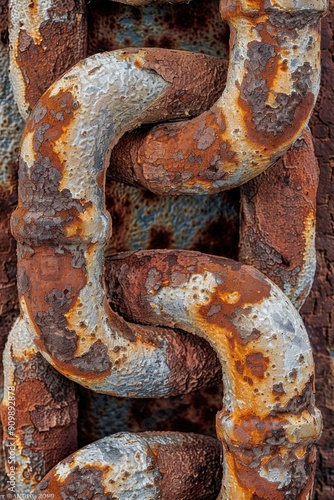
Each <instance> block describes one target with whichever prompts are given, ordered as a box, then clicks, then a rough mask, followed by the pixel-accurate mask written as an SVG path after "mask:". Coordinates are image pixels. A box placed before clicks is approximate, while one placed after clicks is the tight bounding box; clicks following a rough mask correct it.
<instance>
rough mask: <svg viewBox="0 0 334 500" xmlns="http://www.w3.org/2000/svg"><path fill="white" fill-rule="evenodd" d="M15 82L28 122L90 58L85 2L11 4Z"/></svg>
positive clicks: (52, 0) (42, 0)
mask: <svg viewBox="0 0 334 500" xmlns="http://www.w3.org/2000/svg"><path fill="white" fill-rule="evenodd" d="M9 16H10V18H9V41H10V46H11V64H10V71H11V79H12V84H13V89H14V95H15V99H16V102H17V104H18V106H19V109H20V112H21V114H22V116H23V117H24V118H25V119H26V118H27V116H28V113H29V111H30V110H31V109H32V107H33V106H34V104H36V102H37V101H38V99H39V97H40V96H41V94H42V93H43V92H44V91H45V90H46V89H47V88H48V87H49V86H50V85H51V84H52V83H53V82H54V81H55V79H56V78H58V77H59V76H60V75H61V74H62V73H64V71H66V70H67V69H68V68H70V67H71V66H72V65H73V64H75V63H76V62H78V61H80V59H82V58H83V57H85V55H86V20H85V1H84V0H39V1H38V2H31V1H30V0H20V1H17V0H9Z"/></svg>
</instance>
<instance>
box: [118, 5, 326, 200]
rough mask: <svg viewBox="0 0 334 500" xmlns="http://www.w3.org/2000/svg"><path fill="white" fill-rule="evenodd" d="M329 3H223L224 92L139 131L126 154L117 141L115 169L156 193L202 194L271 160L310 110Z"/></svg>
mask: <svg viewBox="0 0 334 500" xmlns="http://www.w3.org/2000/svg"><path fill="white" fill-rule="evenodd" d="M326 7H327V4H326V2H325V1H323V2H322V1H319V2H316V3H314V2H306V1H302V2H298V4H293V6H291V12H286V10H289V9H287V6H285V5H284V6H282V5H281V4H280V3H277V2H275V1H272V2H271V1H270V2H264V1H257V2H251V4H248V3H247V2H243V1H238V2H233V4H232V3H230V2H227V4H225V2H222V3H221V14H222V17H223V19H225V20H227V21H228V23H229V25H230V29H231V54H230V64H229V72H228V76H227V83H226V87H225V90H224V92H223V94H222V96H221V97H220V98H219V100H218V101H217V103H216V104H215V105H214V106H213V107H212V108H211V109H210V110H209V111H208V112H206V113H203V114H202V115H200V116H199V117H197V118H195V119H194V120H191V121H189V122H187V123H185V124H183V123H181V124H180V123H176V124H175V123H174V124H167V125H166V124H163V125H159V126H157V127H154V128H153V129H152V130H150V131H149V133H147V132H146V131H143V132H142V133H141V134H138V137H137V138H136V140H133V141H132V144H131V147H130V151H129V150H128V151H127V153H126V155H125V153H124V152H123V150H122V141H120V143H119V145H118V146H116V149H115V153H114V154H115V158H114V157H113V161H114V162H115V164H118V171H122V172H124V174H123V175H124V178H125V179H126V180H127V181H128V180H129V178H131V177H132V182H133V183H134V184H136V183H139V184H140V185H141V186H143V187H145V188H146V189H149V190H151V191H152V192H155V193H160V194H162V193H163V194H181V193H192V194H200V193H203V194H204V193H206V194H207V193H210V192H218V191H220V190H223V189H229V188H231V187H235V186H239V185H241V184H243V183H245V182H247V181H248V180H250V179H251V178H253V177H255V176H257V175H259V174H260V173H261V172H263V171H264V170H265V169H266V168H267V167H268V166H269V165H272V164H273V163H274V161H275V160H276V159H277V158H278V157H280V156H281V155H282V154H283V153H284V152H285V151H286V150H287V149H288V147H289V146H290V145H291V144H292V143H293V142H294V141H295V140H296V139H297V138H298V136H299V135H300V133H301V132H302V130H303V129H304V128H305V126H306V125H307V122H308V119H309V117H310V114H311V112H312V109H313V106H314V103H315V100H316V97H317V94H318V90H319V74H320V59H319V54H320V35H319V23H320V18H321V16H322V15H323V14H324V13H325V11H326ZM231 109H233V110H234V112H233V114H232V113H230V110H231ZM123 149H126V148H124V147H123ZM122 155H123V156H124V157H125V158H124V161H123V160H122ZM129 158H130V159H131V163H129Z"/></svg>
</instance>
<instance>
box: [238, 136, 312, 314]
mask: <svg viewBox="0 0 334 500" xmlns="http://www.w3.org/2000/svg"><path fill="white" fill-rule="evenodd" d="M318 178H319V169H318V164H317V160H316V158H315V156H314V150H313V144H312V137H311V134H310V132H309V131H305V132H304V133H303V135H302V136H301V137H300V139H298V140H297V141H296V142H295V144H294V145H293V146H292V148H291V149H290V150H289V151H288V152H287V153H286V154H285V155H284V156H283V158H282V159H281V160H280V161H278V162H277V163H276V164H275V165H274V166H273V167H271V168H270V169H268V170H267V171H266V172H264V173H263V174H261V175H260V176H258V177H256V178H255V179H253V180H251V181H250V182H248V183H247V184H245V185H244V186H242V188H241V227H240V244H239V245H240V253H239V259H240V260H241V261H242V262H244V263H245V264H250V265H252V266H254V267H256V268H257V269H259V270H260V271H261V272H263V273H264V274H265V275H266V276H268V278H270V279H271V280H272V281H274V283H276V284H277V285H278V286H279V287H280V288H281V289H282V290H283V291H284V293H285V294H286V295H287V296H288V297H289V298H290V300H291V301H292V303H293V304H294V305H295V307H297V309H300V307H301V306H302V304H303V303H304V301H305V299H306V297H307V296H308V294H309V291H310V289H311V286H312V283H313V278H314V273H315V267H316V258H315V209H316V192H317V186H318ZM273 186H275V189H273ZM283 235H284V236H283Z"/></svg>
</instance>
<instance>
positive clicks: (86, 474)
mask: <svg viewBox="0 0 334 500" xmlns="http://www.w3.org/2000/svg"><path fill="white" fill-rule="evenodd" d="M220 466H221V448H220V446H219V443H218V442H217V441H216V440H214V439H212V438H208V437H204V436H198V435H195V434H180V433H175V432H174V433H172V432H171V433H142V434H137V435H136V434H129V433H120V434H115V435H114V436H112V437H107V438H104V439H101V440H100V441H96V442H95V443H93V444H90V445H88V446H86V447H85V448H83V449H81V450H79V451H77V452H76V453H74V454H73V455H72V456H70V457H68V458H67V459H66V460H63V461H62V462H61V463H59V464H58V465H57V466H56V467H55V468H54V469H53V470H52V471H51V472H50V473H49V474H48V475H47V476H46V477H45V478H44V480H43V481H42V482H41V483H40V485H39V486H38V488H37V489H35V492H34V493H35V494H38V493H44V494H45V493H50V494H51V493H53V494H54V495H55V498H62V499H64V500H66V499H68V500H70V499H71V500H72V499H74V498H78V499H80V500H84V499H88V498H92V496H91V495H92V494H93V495H95V496H96V497H101V498H103V499H106V500H108V499H110V500H112V499H115V500H116V499H117V500H129V499H130V498H143V499H144V498H145V500H146V499H147V500H155V499H157V498H161V499H162V500H172V499H175V498H180V499H181V498H182V500H192V499H193V498H196V499H198V500H204V499H205V500H208V499H214V498H216V497H217V494H218V492H219V487H220V480H221V478H220V475H219V472H220Z"/></svg>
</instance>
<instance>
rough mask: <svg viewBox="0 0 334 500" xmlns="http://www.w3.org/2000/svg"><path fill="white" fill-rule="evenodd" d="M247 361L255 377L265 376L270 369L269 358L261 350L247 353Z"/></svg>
mask: <svg viewBox="0 0 334 500" xmlns="http://www.w3.org/2000/svg"><path fill="white" fill-rule="evenodd" d="M245 363H246V366H247V368H249V369H250V371H251V373H252V375H254V377H257V378H263V377H264V374H265V372H266V370H267V369H268V363H269V358H267V357H265V356H263V354H262V353H261V352H254V353H251V354H247V356H246V358H245Z"/></svg>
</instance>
